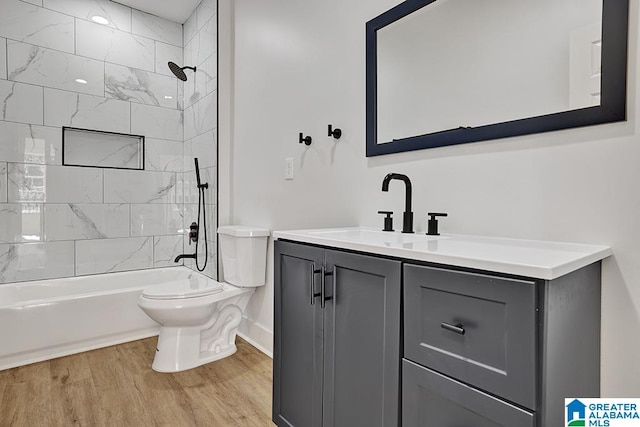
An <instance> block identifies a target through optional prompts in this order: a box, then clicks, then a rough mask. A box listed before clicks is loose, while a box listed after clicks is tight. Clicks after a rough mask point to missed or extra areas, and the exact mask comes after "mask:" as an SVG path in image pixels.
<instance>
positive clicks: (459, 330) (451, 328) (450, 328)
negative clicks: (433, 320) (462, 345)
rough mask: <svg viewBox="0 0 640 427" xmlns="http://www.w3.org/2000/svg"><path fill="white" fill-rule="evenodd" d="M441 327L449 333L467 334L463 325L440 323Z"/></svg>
mask: <svg viewBox="0 0 640 427" xmlns="http://www.w3.org/2000/svg"><path fill="white" fill-rule="evenodd" d="M440 327H442V329H446V330H447V331H450V332H455V333H456V334H460V335H464V332H465V330H464V328H463V327H462V323H457V324H455V325H452V324H451V323H447V322H442V323H440Z"/></svg>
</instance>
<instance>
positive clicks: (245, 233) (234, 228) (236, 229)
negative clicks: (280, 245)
mask: <svg viewBox="0 0 640 427" xmlns="http://www.w3.org/2000/svg"><path fill="white" fill-rule="evenodd" d="M218 234H226V235H228V236H234V237H268V236H270V235H271V230H269V229H267V228H262V227H252V226H247V225H222V226H220V227H218Z"/></svg>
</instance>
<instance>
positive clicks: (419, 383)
mask: <svg viewBox="0 0 640 427" xmlns="http://www.w3.org/2000/svg"><path fill="white" fill-rule="evenodd" d="M535 422H536V420H535V414H533V413H531V412H528V411H525V410H523V409H520V408H518V407H516V406H513V405H510V404H508V403H506V402H503V401H502V400H500V399H498V398H495V397H493V396H490V395H488V394H486V393H483V392H481V391H479V390H476V389H474V388H472V387H469V386H467V385H465V384H462V383H460V382H458V381H455V380H452V379H451V378H447V377H445V376H444V375H441V374H438V373H437V372H434V371H432V370H430V369H426V368H423V367H422V366H418V365H416V364H415V363H412V362H410V361H408V360H406V359H405V360H403V361H402V425H403V426H405V427H459V426H473V427H497V426H505V427H514V426H518V427H533V426H535Z"/></svg>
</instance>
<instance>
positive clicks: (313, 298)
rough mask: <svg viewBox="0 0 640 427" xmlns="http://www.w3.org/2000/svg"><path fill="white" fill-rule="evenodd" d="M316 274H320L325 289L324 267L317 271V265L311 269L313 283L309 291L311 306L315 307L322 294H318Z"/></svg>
mask: <svg viewBox="0 0 640 427" xmlns="http://www.w3.org/2000/svg"><path fill="white" fill-rule="evenodd" d="M316 274H320V275H321V276H322V287H323V288H324V266H322V267H321V268H320V269H316V265H315V264H313V267H312V268H311V282H310V285H309V287H310V288H311V289H310V290H309V293H310V295H311V305H315V303H316V298H318V297H319V296H320V295H321V294H320V293H316Z"/></svg>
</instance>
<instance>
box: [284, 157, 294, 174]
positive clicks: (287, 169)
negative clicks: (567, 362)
mask: <svg viewBox="0 0 640 427" xmlns="http://www.w3.org/2000/svg"><path fill="white" fill-rule="evenodd" d="M284 179H293V157H287V158H286V159H284Z"/></svg>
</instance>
